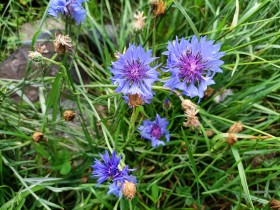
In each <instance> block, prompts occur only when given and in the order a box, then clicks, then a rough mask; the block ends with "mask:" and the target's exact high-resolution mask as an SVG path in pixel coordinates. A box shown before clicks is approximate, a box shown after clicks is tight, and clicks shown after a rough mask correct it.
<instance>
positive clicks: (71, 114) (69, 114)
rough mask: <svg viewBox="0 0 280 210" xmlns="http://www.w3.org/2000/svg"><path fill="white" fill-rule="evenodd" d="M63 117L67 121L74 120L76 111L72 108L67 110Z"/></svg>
mask: <svg viewBox="0 0 280 210" xmlns="http://www.w3.org/2000/svg"><path fill="white" fill-rule="evenodd" d="M63 118H64V120H65V121H67V122H69V121H72V120H74V118H75V112H73V111H72V110H66V111H64V113H63Z"/></svg>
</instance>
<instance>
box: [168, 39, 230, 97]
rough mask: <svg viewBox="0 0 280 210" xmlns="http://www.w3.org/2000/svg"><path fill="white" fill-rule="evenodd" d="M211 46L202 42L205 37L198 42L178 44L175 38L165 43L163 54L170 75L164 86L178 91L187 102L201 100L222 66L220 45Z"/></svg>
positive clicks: (210, 43)
mask: <svg viewBox="0 0 280 210" xmlns="http://www.w3.org/2000/svg"><path fill="white" fill-rule="evenodd" d="M213 43H214V41H212V40H210V41H206V37H201V38H200V41H199V40H198V39H197V37H196V36H193V37H192V38H191V39H188V40H185V39H184V38H182V39H181V41H179V39H178V37H176V40H174V41H173V42H169V43H168V47H167V49H168V51H166V52H163V54H164V55H167V56H168V59H167V64H166V71H167V72H171V77H170V79H168V80H166V81H165V84H164V86H165V87H169V88H171V89H172V90H174V89H179V90H181V91H182V94H184V95H186V96H189V97H191V98H193V97H195V96H198V97H199V98H202V97H203V96H204V91H205V90H206V89H207V86H208V85H211V84H214V83H215V82H214V80H213V77H214V76H215V74H216V73H218V72H222V70H221V68H220V65H222V64H223V63H224V62H223V61H221V60H220V58H221V57H222V56H223V55H224V54H225V53H223V52H219V50H220V46H221V45H220V44H215V45H214V44H213Z"/></svg>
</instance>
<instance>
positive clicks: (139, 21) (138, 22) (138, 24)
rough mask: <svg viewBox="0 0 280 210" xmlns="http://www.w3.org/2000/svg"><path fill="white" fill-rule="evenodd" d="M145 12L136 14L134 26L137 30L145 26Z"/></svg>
mask: <svg viewBox="0 0 280 210" xmlns="http://www.w3.org/2000/svg"><path fill="white" fill-rule="evenodd" d="M143 15H144V12H143V11H141V12H136V13H135V14H134V22H133V27H134V29H135V30H136V31H140V30H142V29H143V28H144V26H145V19H146V18H147V17H146V16H143Z"/></svg>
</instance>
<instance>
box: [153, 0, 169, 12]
mask: <svg viewBox="0 0 280 210" xmlns="http://www.w3.org/2000/svg"><path fill="white" fill-rule="evenodd" d="M165 10H166V3H165V2H164V1H163V0H156V1H153V3H152V13H153V14H154V16H159V15H163V14H164V13H165Z"/></svg>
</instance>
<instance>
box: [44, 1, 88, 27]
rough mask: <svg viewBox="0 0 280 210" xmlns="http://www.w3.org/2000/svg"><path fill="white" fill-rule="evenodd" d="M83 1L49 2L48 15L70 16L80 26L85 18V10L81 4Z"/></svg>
mask: <svg viewBox="0 0 280 210" xmlns="http://www.w3.org/2000/svg"><path fill="white" fill-rule="evenodd" d="M83 2H85V0H51V1H50V7H49V10H48V13H49V15H52V16H54V17H57V16H58V14H59V13H61V14H63V15H69V14H70V15H71V16H72V17H73V18H74V19H75V21H76V22H77V23H78V24H80V23H81V22H82V21H84V19H85V17H86V10H85V9H84V8H83V6H82V3H83Z"/></svg>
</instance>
